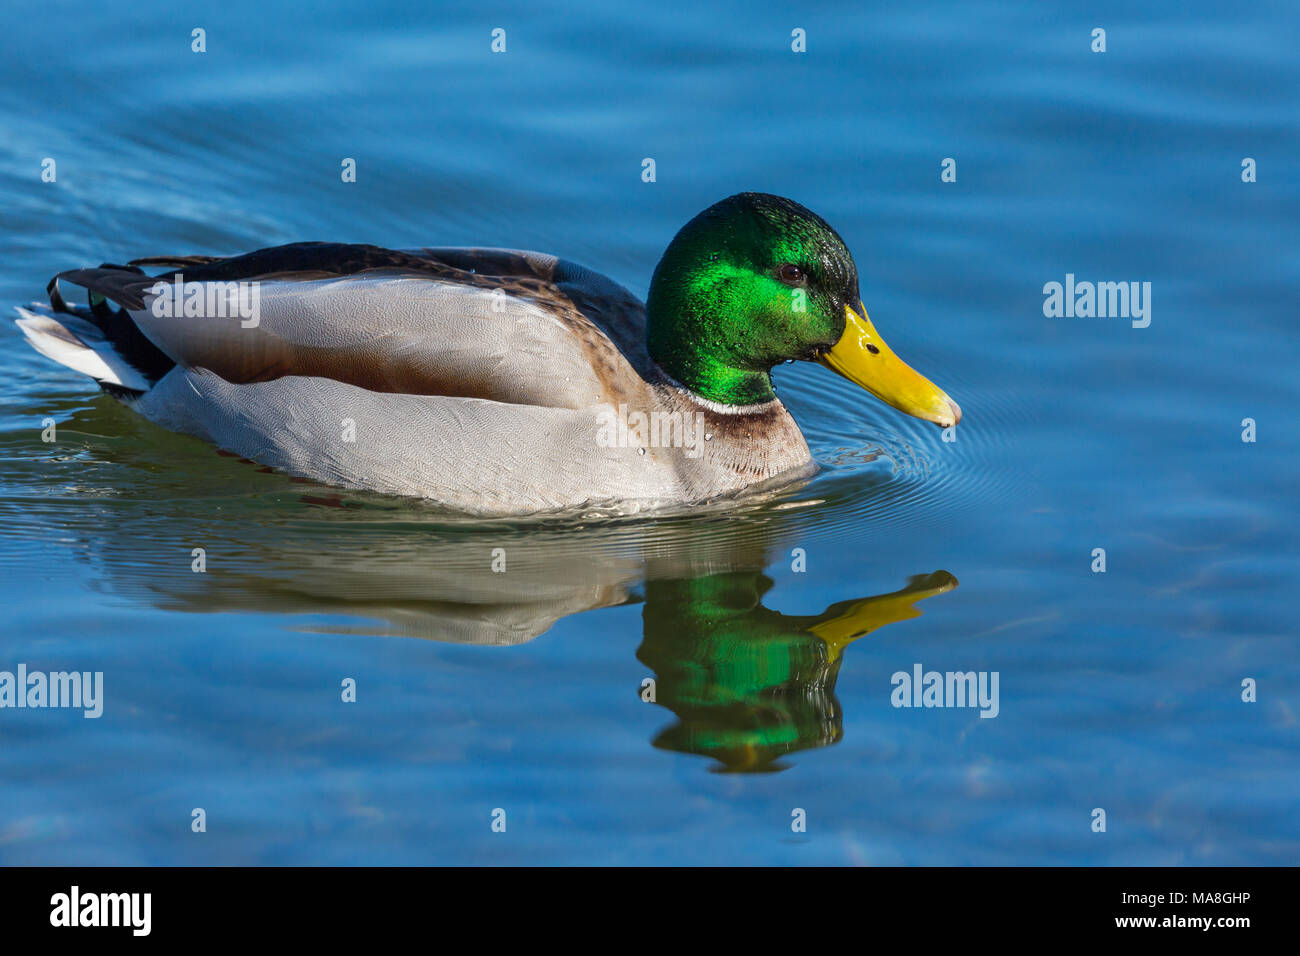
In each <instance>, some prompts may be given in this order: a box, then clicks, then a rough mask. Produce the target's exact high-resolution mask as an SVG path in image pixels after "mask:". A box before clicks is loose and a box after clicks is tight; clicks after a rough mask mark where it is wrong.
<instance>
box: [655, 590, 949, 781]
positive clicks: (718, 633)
mask: <svg viewBox="0 0 1300 956" xmlns="http://www.w3.org/2000/svg"><path fill="white" fill-rule="evenodd" d="M772 584H773V582H772V579H771V578H769V577H767V576H766V575H765V574H761V573H755V572H747V571H736V572H729V573H724V574H711V575H706V576H703V577H699V578H688V579H678V580H669V581H651V582H648V583H647V585H646V601H645V610H644V613H643V615H642V618H643V620H644V622H645V636H644V640H643V641H642V643H641V647H640V649H639V650H638V651H637V657H638V658H639V659H640V660H641V662H642V663H644V664H646V665H647V666H648V667H650V668H651V669H652V670H653V671H654V673H655V686H654V690H655V700H656V702H657V703H658V704H660V705H662V706H664V707H667V708H668V709H669V710H671V711H672V712H673V713H674V714H675V715H676V716H677V722H676V723H674V724H673V725H672V726H671V727H669V728H667V729H666V730H664V731H663V732H661V733H660V734H659V735H658V736H657V737H656V738H655V739H654V744H655V746H656V747H662V748H665V749H667V750H676V751H682V752H686V753H695V754H703V755H707V756H709V757H713V758H714V759H715V760H717V761H719V762H720V764H721V767H720V768H719V769H722V770H725V771H731V772H736V771H743V772H751V773H752V772H768V771H773V770H783V769H785V767H786V765H785V764H782V763H781V762H779V760H778V758H779V757H781V756H783V755H785V754H790V753H793V752H795V751H798V750H805V749H808V748H812V747H825V746H827V745H829V744H833V743H835V742H836V741H838V740H839V739H840V737H841V736H842V735H843V733H844V730H843V724H842V720H841V712H840V706H839V702H838V701H837V700H836V698H835V680H836V678H837V677H838V676H839V670H840V663H841V661H842V660H843V657H842V654H843V651H844V648H845V647H847V646H848V645H849V644H850V643H852V642H853V641H855V640H857V639H858V638H860V637H865V636H866V635H867V634H870V633H871V632H872V631H875V630H877V629H879V628H881V627H884V626H885V625H886V624H892V623H893V622H894V621H903V620H907V619H908V618H914V617H918V616H919V615H920V614H921V612H920V610H919V609H918V608H917V607H916V603H917V602H918V601H921V600H924V599H925V598H928V597H933V596H934V595H936V594H942V593H943V592H944V591H950V590H952V589H953V588H955V587H956V586H957V579H956V578H954V577H953V576H952V575H951V574H949V573H948V572H946V571H936V572H934V573H933V574H928V575H918V576H916V577H914V578H912V580H911V582H910V583H909V584H908V586H907V587H905V588H903V589H902V590H900V591H894V592H893V593H890V594H881V595H877V596H876V597H868V598H863V599H861V600H857V601H842V602H840V603H838V604H833V605H831V606H830V607H828V608H827V609H826V610H825V611H823V612H822V613H821V614H816V615H811V616H807V615H798V614H782V613H780V612H779V611H774V610H772V609H770V608H767V607H764V606H763V597H764V595H765V594H766V593H767V591H768V590H769V589H770V588H771V587H772Z"/></svg>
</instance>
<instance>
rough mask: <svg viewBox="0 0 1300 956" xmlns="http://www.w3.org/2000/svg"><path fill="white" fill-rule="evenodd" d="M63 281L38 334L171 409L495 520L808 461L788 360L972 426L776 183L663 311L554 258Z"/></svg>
mask: <svg viewBox="0 0 1300 956" xmlns="http://www.w3.org/2000/svg"><path fill="white" fill-rule="evenodd" d="M146 266H151V267H165V268H164V269H163V271H162V272H160V273H157V274H153V275H150V274H147V273H146V272H145V271H144V267H146ZM64 284H69V285H75V286H80V287H82V288H84V289H85V290H87V292H88V297H89V305H88V307H86V308H75V309H74V308H73V307H72V306H70V305H69V304H68V303H67V300H66V299H65V298H64V297H63V295H62V293H61V291H60V287H61V286H62V285H64ZM49 293H50V309H49V310H44V309H43V310H42V311H41V313H40V314H37V313H33V312H29V311H26V310H23V309H20V310H19V312H20V313H21V314H22V318H20V319H19V320H18V324H19V325H20V326H21V327H22V330H23V332H24V333H25V334H26V335H27V337H28V339H29V341H30V342H31V344H32V345H33V346H34V347H35V348H36V349H37V351H39V352H41V353H42V354H44V355H46V356H48V357H49V358H52V359H54V360H55V361H58V362H62V363H63V364H64V365H67V366H69V367H71V368H73V369H76V370H77V371H80V372H83V373H85V374H88V375H90V376H92V377H93V378H95V379H96V380H97V381H98V382H99V383H100V384H101V385H102V386H103V387H104V388H105V389H106V390H107V391H109V392H110V393H111V394H113V395H114V396H116V397H118V398H120V399H121V400H123V401H124V402H126V403H127V404H128V405H130V406H131V407H132V408H134V409H135V410H136V411H138V412H139V413H140V414H142V415H144V416H145V417H146V418H148V419H150V420H151V421H153V422H156V423H157V424H159V425H162V426H163V427H165V428H169V429H172V430H174V431H179V432H186V433H188V434H191V435H197V436H199V437H201V438H204V439H207V440H208V441H210V442H213V443H214V444H216V445H218V446H220V447H221V448H224V449H226V450H227V451H230V452H234V453H236V454H239V455H242V456H244V457H246V458H251V459H254V460H256V461H259V462H262V463H263V464H266V465H271V466H273V467H275V468H279V469H281V470H283V471H286V472H288V473H290V474H293V475H298V476H302V477H306V478H312V479H316V480H319V481H323V482H327V483H330V484H335V485H342V486H345V487H351V488H363V489H370V490H374V491H380V492H389V493H393V494H400V495H414V496H418V497H423V498H428V499H431V500H433V501H436V502H438V503H440V504H442V505H445V506H447V507H449V508H452V509H455V510H458V511H463V512H469V513H474V514H480V515H508V514H524V513H530V512H538V511H546V510H553V509H562V508H571V507H577V506H584V505H585V506H614V507H618V508H622V509H641V508H652V507H661V506H665V505H669V504H682V503H693V502H700V501H705V500H708V499H713V498H718V497H722V496H728V495H734V494H737V493H739V492H742V491H745V490H750V489H754V488H756V487H758V486H769V485H771V484H775V483H781V482H785V481H790V480H794V479H797V478H799V477H801V476H804V475H807V474H809V473H811V472H812V471H814V470H815V467H816V466H815V465H814V463H813V460H812V457H811V455H810V454H809V452H808V445H807V443H806V442H805V441H804V438H803V435H802V434H800V432H799V429H798V427H797V426H796V425H795V422H794V420H793V419H792V418H791V416H790V414H789V412H787V411H786V409H785V406H783V405H782V404H781V402H780V401H778V400H777V398H776V393H775V392H774V391H773V389H772V381H771V377H770V373H771V369H772V367H773V366H774V365H776V364H777V363H779V362H783V361H787V360H790V359H808V360H813V361H818V362H821V363H822V364H824V365H826V366H828V367H829V368H831V369H833V370H834V371H836V372H838V373H839V374H841V375H843V376H844V377H845V378H848V379H849V380H850V381H853V382H856V383H857V384H858V385H861V386H862V387H863V388H865V389H867V390H868V391H869V392H871V393H872V394H874V395H876V396H877V397H879V398H880V399H882V400H883V401H885V402H888V403H889V404H890V405H893V406H894V407H895V408H897V409H900V410H901V411H904V412H906V413H908V414H909V415H915V416H916V417H918V418H923V419H926V420H929V421H932V422H935V423H937V424H939V425H940V426H949V425H953V424H956V423H957V422H958V421H960V420H961V410H960V409H959V408H958V407H957V405H956V403H954V402H953V401H952V400H951V399H950V398H948V396H947V395H945V394H944V393H943V391H941V390H940V389H939V388H937V387H936V386H935V385H933V384H932V383H931V382H929V381H928V380H926V379H925V378H924V377H922V376H921V375H919V374H917V373H916V372H915V371H913V370H912V369H911V368H909V367H908V366H907V365H906V364H904V363H903V362H902V361H901V360H900V359H899V358H898V357H897V356H895V355H894V353H893V352H892V351H891V350H890V349H889V347H888V346H887V345H885V343H884V341H883V340H882V339H881V338H880V336H879V334H877V332H876V330H875V328H874V327H873V326H872V324H871V321H870V320H869V319H868V318H867V312H866V309H865V308H864V307H863V306H862V304H861V300H860V298H859V295H858V273H857V269H856V267H855V266H854V264H853V257H852V256H851V255H850V254H849V251H848V249H847V248H846V247H845V245H844V241H843V240H842V239H841V238H840V236H839V235H838V234H837V233H836V232H835V230H834V229H832V228H831V227H830V226H829V225H828V224H827V223H826V222H825V221H824V220H823V219H822V218H821V217H820V216H818V215H816V214H815V213H813V212H811V211H809V210H808V209H805V208H804V207H803V206H801V205H799V204H798V203H796V202H792V201H791V200H789V199H782V198H781V197H779V196H771V195H766V194H763V193H741V194H739V195H736V196H732V197H731V198H729V199H724V200H723V201H722V202H719V203H717V204H716V205H713V206H710V207H709V208H708V209H706V210H705V211H704V212H702V213H700V214H699V215H698V216H696V217H695V218H694V219H692V220H691V221H690V222H689V223H687V224H686V225H685V226H684V227H683V228H682V230H681V231H680V232H679V233H677V235H676V237H674V239H673V241H672V242H671V243H670V244H669V246H668V249H667V250H666V251H665V252H664V255H663V258H662V259H661V260H660V262H659V265H658V267H657V268H656V269H655V272H654V276H653V278H652V279H651V282H650V294H649V297H648V300H647V303H646V304H645V305H642V303H641V302H639V301H638V300H637V299H636V298H635V297H634V296H633V295H632V294H631V293H629V292H628V291H627V290H626V289H624V288H622V287H621V286H619V285H618V284H617V283H615V282H613V281H611V280H610V279H607V278H606V277H604V276H602V275H599V274H597V273H594V272H592V271H590V270H588V269H585V268H583V267H581V266H578V265H574V264H573V263H570V262H566V261H564V260H562V259H557V258H555V257H554V256H549V255H544V254H541V253H536V252H520V251H514V250H503V249H417V250H412V251H395V250H391V249H382V248H379V247H377V246H369V245H344V244H336V243H295V244H293V245H286V246H277V247H275V248H271V249H262V250H259V251H257V252H250V253H248V254H246V255H242V256H235V257H231V258H217V257H209V256H182V257H170V256H162V257H153V258H148V259H137V260H135V261H133V262H131V263H128V264H127V265H125V266H117V265H103V266H100V267H99V268H98V269H75V270H72V271H68V272H62V273H60V274H59V275H57V276H56V277H55V278H54V279H53V280H51V282H50V286H49Z"/></svg>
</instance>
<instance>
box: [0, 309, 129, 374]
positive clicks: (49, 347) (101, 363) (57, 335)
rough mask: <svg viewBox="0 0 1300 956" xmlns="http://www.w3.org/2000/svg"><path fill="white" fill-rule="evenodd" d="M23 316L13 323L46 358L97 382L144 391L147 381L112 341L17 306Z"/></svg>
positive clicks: (72, 322)
mask: <svg viewBox="0 0 1300 956" xmlns="http://www.w3.org/2000/svg"><path fill="white" fill-rule="evenodd" d="M18 314H19V315H20V316H22V318H20V319H17V320H16V324H17V325H18V327H19V328H20V329H22V331H23V335H25V336H27V343H28V344H29V345H31V347H32V348H34V349H36V351H38V352H40V353H41V354H42V355H44V356H45V357H46V358H49V359H53V360H54V361H56V362H58V363H59V364H60V365H66V366H67V367H68V368H70V369H73V370H74V371H77V372H80V373H81V374H82V375H89V376H90V377H91V378H93V379H94V380H95V381H97V382H103V383H105V384H107V385H118V386H121V387H122V388H129V389H133V390H135V391H137V392H147V391H148V390H149V387H150V386H149V382H148V381H147V380H146V379H145V377H144V376H143V375H141V374H140V373H139V372H137V371H136V370H135V369H134V368H133V367H132V366H131V365H130V364H128V363H127V362H126V361H125V360H124V359H123V358H122V357H121V356H120V355H118V354H117V353H116V352H115V351H114V350H113V346H112V344H111V343H109V342H107V341H105V340H103V339H102V338H98V337H95V338H91V336H90V335H86V334H85V333H83V335H84V337H83V335H77V334H76V333H74V332H73V331H72V330H71V329H69V328H68V326H69V325H73V324H74V322H75V324H76V325H78V326H80V325H83V324H85V323H83V322H81V321H78V320H69V322H68V323H67V324H66V325H65V324H64V323H63V322H60V321H59V320H58V319H55V318H53V317H51V316H48V315H37V314H36V313H34V312H29V311H27V310H26V309H24V308H21V307H20V308H19V309H18Z"/></svg>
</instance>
